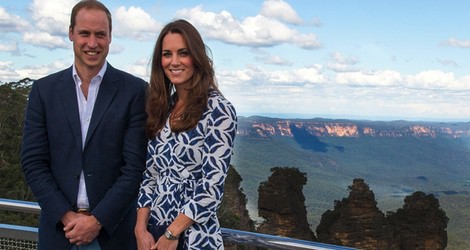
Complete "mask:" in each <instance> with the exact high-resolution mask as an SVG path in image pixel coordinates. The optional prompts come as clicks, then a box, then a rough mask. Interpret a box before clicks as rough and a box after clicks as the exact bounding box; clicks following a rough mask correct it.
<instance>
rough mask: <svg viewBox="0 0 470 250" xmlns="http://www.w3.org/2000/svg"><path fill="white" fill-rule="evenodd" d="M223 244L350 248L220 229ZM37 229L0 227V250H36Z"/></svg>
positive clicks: (31, 208)
mask: <svg viewBox="0 0 470 250" xmlns="http://www.w3.org/2000/svg"><path fill="white" fill-rule="evenodd" d="M0 210H6V211H14V212H22V213H30V214H39V213H40V211H41V208H40V207H39V205H38V204H37V203H35V202H28V201H18V200H9V199H3V198H0ZM222 236H223V238H224V241H225V242H230V243H233V244H237V245H244V246H256V247H263V248H267V249H294V250H307V249H316V250H329V249H331V250H333V249H335V250H351V249H354V248H350V247H343V246H335V245H329V244H324V243H319V242H313V241H307V240H298V239H293V238H287V237H280V236H274V235H268V234H260V233H253V232H246V231H240V230H234V229H229V228H222ZM37 241H38V229H37V228H35V227H27V226H19V225H10V224H0V249H8V250H34V249H37Z"/></svg>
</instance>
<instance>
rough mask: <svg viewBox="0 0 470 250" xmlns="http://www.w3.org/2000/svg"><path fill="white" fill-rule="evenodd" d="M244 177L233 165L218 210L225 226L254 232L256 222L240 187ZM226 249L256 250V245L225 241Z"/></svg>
mask: <svg viewBox="0 0 470 250" xmlns="http://www.w3.org/2000/svg"><path fill="white" fill-rule="evenodd" d="M242 180H243V179H242V177H241V176H240V174H238V172H237V170H236V169H235V168H234V167H233V166H231V167H230V168H229V170H228V174H227V178H226V179H225V186H224V197H223V199H222V204H221V205H220V208H219V210H218V212H217V216H218V218H219V221H220V225H221V226H222V227H224V228H230V229H237V230H242V231H248V232H254V231H255V223H254V221H253V220H251V219H250V216H249V214H248V210H247V209H246V196H245V194H244V193H243V190H242V189H241V188H240V183H241V181H242ZM224 247H225V249H226V250H237V249H243V250H255V249H256V247H253V246H245V245H239V244H232V243H230V242H224Z"/></svg>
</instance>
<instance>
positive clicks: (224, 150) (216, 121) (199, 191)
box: [181, 98, 237, 223]
mask: <svg viewBox="0 0 470 250" xmlns="http://www.w3.org/2000/svg"><path fill="white" fill-rule="evenodd" d="M208 107H209V109H208V110H209V112H210V114H207V116H208V119H207V123H206V126H207V127H206V128H205V131H206V133H205V138H204V146H203V149H202V153H203V156H202V180H201V181H199V182H198V184H197V186H196V190H195V192H194V196H193V197H192V199H190V200H189V202H188V203H186V204H185V205H184V206H183V207H182V209H181V213H183V214H185V215H186V216H188V217H189V218H191V219H192V220H193V221H195V222H196V223H204V222H206V221H207V220H209V219H210V218H211V217H214V216H215V213H216V211H217V209H218V208H219V206H220V203H221V201H222V197H223V192H224V183H225V179H226V177H227V171H228V168H229V165H230V159H231V157H232V154H233V146H234V140H235V134H236V130H237V115H236V112H235V108H234V107H233V106H232V105H231V104H230V103H229V102H228V101H226V100H225V99H221V98H219V99H217V98H212V99H211V98H210V99H209V102H208Z"/></svg>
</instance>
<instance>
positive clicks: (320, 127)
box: [238, 117, 470, 138]
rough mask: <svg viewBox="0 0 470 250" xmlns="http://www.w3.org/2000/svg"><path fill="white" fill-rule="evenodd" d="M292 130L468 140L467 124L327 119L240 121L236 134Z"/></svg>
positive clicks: (280, 133) (469, 127)
mask: <svg viewBox="0 0 470 250" xmlns="http://www.w3.org/2000/svg"><path fill="white" fill-rule="evenodd" d="M293 129H303V130H305V131H307V132H308V133H310V134H311V135H314V136H318V137H324V136H334V137H360V136H371V137H391V138H397V137H407V136H416V137H431V138H435V137H439V136H442V137H448V138H461V137H470V123H462V122H461V123H438V122H408V121H391V122H369V121H352V120H351V121H350V120H328V119H309V120H304V119H267V118H259V117H258V118H256V119H251V118H241V119H240V125H239V128H238V134H240V135H242V136H256V137H260V138H269V137H270V136H290V137H292V136H294V133H293Z"/></svg>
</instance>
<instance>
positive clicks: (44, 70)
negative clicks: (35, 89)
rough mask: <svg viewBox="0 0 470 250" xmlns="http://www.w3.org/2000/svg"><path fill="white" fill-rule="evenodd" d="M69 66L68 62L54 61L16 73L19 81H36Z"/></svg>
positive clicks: (19, 70)
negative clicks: (29, 79)
mask: <svg viewBox="0 0 470 250" xmlns="http://www.w3.org/2000/svg"><path fill="white" fill-rule="evenodd" d="M70 65H71V64H70V62H62V61H55V62H52V63H49V64H45V65H39V66H33V67H27V68H23V69H18V70H16V72H17V73H18V75H19V79H23V78H26V77H29V78H31V79H34V80H37V79H39V78H41V77H44V76H46V75H49V74H51V73H54V72H57V71H59V70H63V69H65V68H67V67H70Z"/></svg>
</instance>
